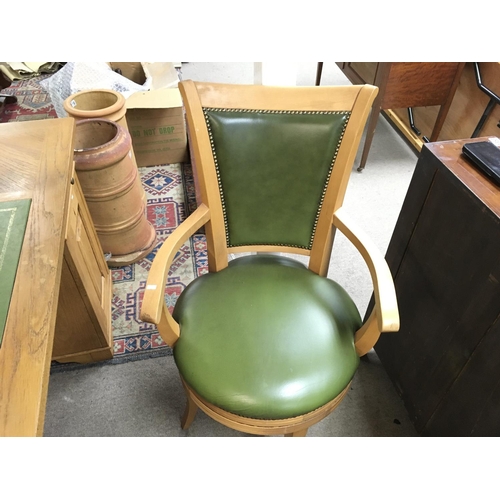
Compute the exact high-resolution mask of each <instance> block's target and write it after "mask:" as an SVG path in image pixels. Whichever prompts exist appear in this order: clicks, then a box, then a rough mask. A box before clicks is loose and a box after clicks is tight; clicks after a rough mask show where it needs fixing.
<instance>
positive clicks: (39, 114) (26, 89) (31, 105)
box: [0, 75, 57, 123]
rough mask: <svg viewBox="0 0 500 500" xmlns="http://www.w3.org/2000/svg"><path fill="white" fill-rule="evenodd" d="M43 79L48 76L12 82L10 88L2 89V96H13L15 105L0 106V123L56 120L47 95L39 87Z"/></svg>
mask: <svg viewBox="0 0 500 500" xmlns="http://www.w3.org/2000/svg"><path fill="white" fill-rule="evenodd" d="M49 76H50V75H49ZM45 78H48V76H47V75H43V76H38V77H35V78H31V79H30V80H19V81H16V82H13V83H12V84H11V85H10V87H7V88H6V89H2V91H1V93H2V94H7V95H15V96H16V97H17V104H6V105H5V106H2V108H1V109H0V123H6V122H13V121H25V120H45V119H47V118H57V114H56V110H55V109H54V106H53V105H52V101H51V100H50V96H49V94H48V93H47V92H46V91H45V89H44V88H43V87H42V86H41V85H39V83H40V82H41V81H42V80H44V79H45Z"/></svg>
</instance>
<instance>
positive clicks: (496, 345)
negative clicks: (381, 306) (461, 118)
mask: <svg viewBox="0 0 500 500" xmlns="http://www.w3.org/2000/svg"><path fill="white" fill-rule="evenodd" d="M477 140H485V139H484V138H483V139H477ZM464 142H470V139H469V140H467V141H463V140H462V141H446V142H436V143H432V144H427V145H425V146H424V147H423V149H422V152H421V156H420V158H419V160H418V163H417V166H416V169H415V173H414V176H413V179H412V181H411V184H410V187H409V190H408V193H407V196H406V199H405V201H404V204H403V207H402V210H401V213H400V216H399V219H398V221H397V224H396V227H395V229H394V233H393V236H392V238H391V241H390V244H389V247H388V250H387V255H386V259H387V262H388V263H389V266H390V268H391V271H392V274H393V276H394V282H395V286H396V292H397V296H398V302H399V309H400V316H401V329H400V331H399V332H398V333H394V334H391V333H388V334H383V335H382V336H381V337H380V339H379V341H378V343H377V344H376V346H375V350H376V352H377V355H378V356H379V358H380V360H381V362H382V364H383V366H384V368H385V369H386V371H387V373H388V374H389V376H390V378H391V379H392V380H393V382H394V384H395V386H396V388H397V390H398V392H399V394H400V395H401V397H402V399H403V400H404V403H405V405H406V407H407V409H408V412H409V414H410V417H411V419H412V420H413V422H414V424H415V427H416V429H417V430H418V431H419V432H421V433H422V434H423V435H430V436H468V435H472V436H498V435H500V385H499V384H498V381H499V380H500V362H499V361H498V358H499V356H500V259H499V255H500V253H499V249H500V188H499V187H497V186H495V185H494V184H493V183H492V182H490V181H489V180H488V179H487V178H486V177H484V176H483V175H482V174H481V173H479V172H478V171H477V170H476V169H475V168H474V167H473V166H472V165H471V164H469V162H468V161H467V160H466V159H465V158H463V157H462V156H461V148H462V145H463V143H464Z"/></svg>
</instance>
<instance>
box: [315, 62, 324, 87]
mask: <svg viewBox="0 0 500 500" xmlns="http://www.w3.org/2000/svg"><path fill="white" fill-rule="evenodd" d="M321 73H323V63H322V62H319V63H318V66H317V68H316V86H318V85H319V84H320V83H321Z"/></svg>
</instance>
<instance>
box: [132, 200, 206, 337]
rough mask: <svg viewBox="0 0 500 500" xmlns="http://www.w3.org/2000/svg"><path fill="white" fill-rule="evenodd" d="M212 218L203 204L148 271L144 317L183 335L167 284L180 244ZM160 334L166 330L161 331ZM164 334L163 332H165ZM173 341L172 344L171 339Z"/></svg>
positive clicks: (169, 238) (172, 238)
mask: <svg viewBox="0 0 500 500" xmlns="http://www.w3.org/2000/svg"><path fill="white" fill-rule="evenodd" d="M209 220H210V210H209V209H208V207H207V206H206V205H203V204H201V205H200V206H199V207H198V208H197V209H196V210H195V211H194V212H193V213H192V214H191V215H190V216H189V217H188V218H187V219H186V220H185V221H184V222H182V223H181V224H179V226H178V227H177V228H176V229H175V230H174V231H173V233H172V234H171V235H170V236H169V237H168V238H167V239H166V240H165V242H164V243H163V245H162V246H161V247H160V249H159V250H158V253H157V254H156V257H155V258H154V260H153V264H152V266H151V269H150V271H149V274H148V279H147V282H146V288H145V290H144V297H143V300H142V306H141V313H140V318H141V320H142V321H146V322H147V323H153V324H155V325H160V323H161V325H162V327H166V328H170V329H171V330H173V332H174V337H175V334H176V335H177V338H178V337H179V325H178V323H177V322H176V321H175V320H174V319H173V317H172V315H171V314H170V312H169V311H168V309H167V306H166V304H165V296H164V295H165V285H166V283H167V278H168V271H169V269H170V265H171V264H172V261H173V260H174V257H175V255H176V253H177V251H178V250H179V248H180V247H181V246H182V245H183V244H184V243H185V242H186V240H187V239H188V238H189V237H190V236H191V235H193V234H194V233H195V232H196V231H197V230H198V229H199V228H200V227H201V226H203V225H204V224H206V223H207V222H208V221H209ZM160 334H162V332H161V331H160ZM162 337H163V334H162ZM167 343H169V345H171V343H170V342H167Z"/></svg>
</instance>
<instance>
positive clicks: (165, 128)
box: [126, 88, 188, 167]
mask: <svg viewBox="0 0 500 500" xmlns="http://www.w3.org/2000/svg"><path fill="white" fill-rule="evenodd" d="M126 117H127V125H128V128H129V131H130V135H131V136H132V145H133V148H134V153H135V157H136V160H137V165H138V166H139V167H146V166H151V165H163V164H165V163H180V162H184V161H187V160H188V151H187V136H186V124H185V120H184V111H183V108H182V98H181V94H180V92H179V89H177V88H171V89H168V88H167V89H158V90H149V91H146V92H135V93H134V94H132V95H131V96H130V97H129V98H128V99H127V114H126Z"/></svg>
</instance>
